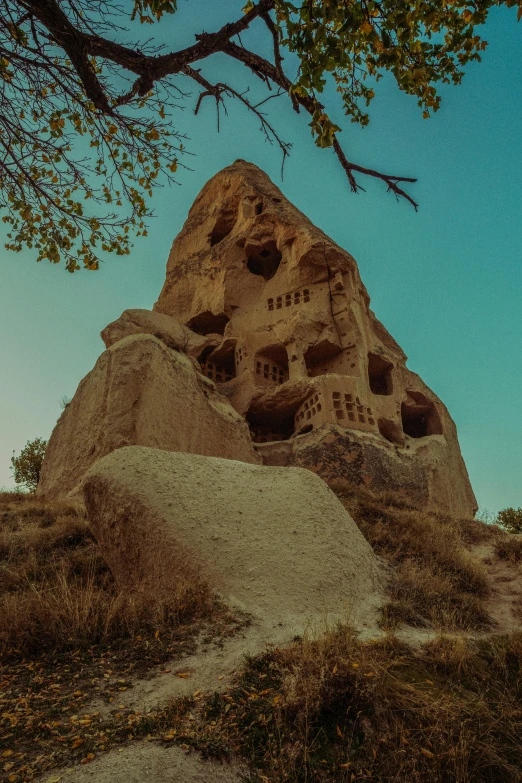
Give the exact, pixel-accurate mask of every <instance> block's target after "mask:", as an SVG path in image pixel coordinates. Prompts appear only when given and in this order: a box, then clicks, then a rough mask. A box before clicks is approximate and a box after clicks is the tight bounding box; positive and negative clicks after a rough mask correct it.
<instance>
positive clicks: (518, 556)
mask: <svg viewBox="0 0 522 783" xmlns="http://www.w3.org/2000/svg"><path fill="white" fill-rule="evenodd" d="M495 554H496V555H497V557H500V558H501V559H502V560H509V561H510V562H511V563H520V562H521V561H522V538H511V537H509V536H505V537H504V536H503V537H502V538H499V539H498V541H497V542H496V543H495Z"/></svg>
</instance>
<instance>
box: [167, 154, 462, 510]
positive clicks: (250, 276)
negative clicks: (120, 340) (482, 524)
mask: <svg viewBox="0 0 522 783" xmlns="http://www.w3.org/2000/svg"><path fill="white" fill-rule="evenodd" d="M369 304H370V300H369V296H368V293H367V291H366V289H365V288H364V285H363V283H362V281H361V278H360V275H359V271H358V268H357V264H356V262H355V260H354V259H353V257H352V256H351V255H350V254H349V253H347V252H346V251H345V250H343V249H342V248H340V247H339V246H338V245H336V244H335V242H333V241H332V240H331V239H329V238H328V237H327V236H326V235H325V234H324V233H323V232H322V231H320V230H319V229H318V228H316V227H315V226H314V225H313V224H312V223H311V222H310V221H309V220H308V218H306V217H305V216H304V215H303V214H302V213H301V212H300V211H299V210H298V209H296V208H295V207H294V206H293V205H292V204H291V203H290V202H289V201H288V200H287V199H285V197H284V196H283V194H282V193H281V191H280V190H279V189H278V188H276V187H275V186H274V185H273V183H272V182H271V181H270V180H269V178H268V177H267V176H266V175H265V174H264V173H263V172H262V171H260V170H259V169H258V168H257V167H256V166H253V165H252V164H250V163H246V162H245V161H236V163H234V164H233V165H232V166H229V167H227V168H226V169H223V171H221V172H219V173H218V174H217V175H216V176H215V177H213V178H212V179H211V180H210V181H209V182H208V183H207V184H206V185H205V187H204V188H203V190H202V191H201V193H200V194H199V196H198V197H197V199H196V201H195V202H194V204H193V206H192V208H191V210H190V212H189V215H188V218H187V221H186V223H185V225H184V227H183V229H182V231H181V232H180V234H179V235H178V237H177V238H176V239H175V241H174V244H173V246H172V251H171V253H170V256H169V260H168V263H167V275H166V280H165V284H164V286H163V290H162V292H161V295H160V297H159V299H158V302H157V303H156V305H155V311H156V312H158V313H163V314H166V315H169V316H173V317H175V318H177V319H179V320H180V321H181V322H183V323H184V324H186V325H187V326H189V327H190V328H191V329H192V330H194V331H196V332H198V333H199V334H201V335H213V336H215V335H216V333H217V332H219V333H220V334H221V335H222V341H221V344H220V345H217V346H216V347H215V348H212V347H211V346H208V347H207V348H205V349H204V350H203V351H202V353H201V355H200V356H199V357H198V358H199V361H200V362H201V366H202V370H203V372H204V373H205V374H206V375H207V376H208V377H210V378H212V379H213V380H215V381H216V383H217V384H218V388H219V390H220V391H221V393H222V394H223V395H224V396H226V398H227V399H228V400H229V401H230V402H231V404H232V405H233V406H234V407H235V408H236V410H237V411H238V412H239V413H241V414H242V415H244V416H245V418H246V420H247V421H248V423H249V425H250V428H251V431H252V436H253V439H254V441H256V442H257V443H265V442H270V443H275V442H284V443H285V444H286V445H285V446H281V447H273V448H268V447H264V446H263V448H262V451H263V457H264V459H265V462H267V463H270V462H271V460H272V458H273V459H275V460H276V464H286V465H292V464H304V465H306V466H307V467H310V468H311V469H312V470H314V471H317V472H318V473H319V474H320V475H321V476H324V477H325V478H327V479H328V480H329V479H330V477H331V474H332V470H338V471H339V472H340V473H341V474H342V475H344V476H346V478H347V479H349V480H350V481H353V482H356V483H363V484H370V485H371V486H372V487H373V488H375V489H387V488H389V486H390V484H393V485H394V489H396V490H399V492H402V494H403V495H405V496H409V497H410V499H411V502H412V503H416V504H419V505H421V506H422V507H424V508H427V509H430V510H437V511H443V512H446V513H448V512H449V513H452V514H456V515H461V516H469V515H472V514H473V513H474V512H475V510H476V507H477V506H476V500H475V497H474V494H473V490H472V488H471V486H470V483H469V478H468V474H467V471H466V467H465V465H464V461H463V459H462V456H461V453H460V448H459V443H458V439H457V433H456V428H455V425H454V423H453V421H452V419H451V417H450V415H449V413H448V411H447V409H446V407H445V406H444V404H443V403H442V402H441V400H440V399H439V398H438V397H437V395H436V394H434V393H433V392H432V391H431V390H430V389H429V388H428V387H427V386H426V385H425V384H424V383H423V381H422V380H421V379H420V378H419V376H418V375H416V374H415V373H413V372H411V371H410V370H409V369H408V368H407V367H406V355H405V354H404V352H403V351H402V349H401V348H400V347H399V345H398V344H397V343H396V342H395V340H394V339H393V338H392V337H391V335H390V334H389V333H388V332H387V331H386V329H385V327H384V326H383V325H382V324H381V323H380V322H379V321H378V320H377V318H376V317H375V315H374V314H373V312H372V311H371V310H370V306H369ZM324 427H326V430H327V431H328V432H329V433H330V435H331V432H332V427H333V429H334V430H335V431H336V432H337V429H338V428H340V430H342V431H344V433H345V434H344V436H343V435H335V436H333V437H331V436H330V435H327V436H324V437H323V435H319V436H318V438H317V437H316V436H315V434H314V436H313V437H310V436H306V437H305V433H309V432H311V431H316V430H321V432H323V428H324ZM301 435H302V436H303V440H302V441H300V442H299V444H297V443H295V444H294V443H293V442H292V439H293V438H295V437H296V436H301ZM318 440H319V441H320V443H321V446H320V449H317V448H316V447H315V446H314V445H313V444H315V443H317V442H318ZM306 443H308V446H307V447H306V448H305V446H304V445H300V444H306ZM343 444H345V445H346V450H344V448H345V447H344V445H343ZM357 444H358V445H357ZM305 452H306V456H305ZM282 453H284V454H285V455H286V456H285V460H286V461H285V462H284V463H281V462H280V459H281V454H282ZM273 455H276V456H273ZM354 460H355V461H356V462H358V463H359V462H361V461H362V466H361V467H360V469H359V468H357V469H355V470H354V466H353V462H354ZM333 464H334V465H335V467H334V468H332V465H333Z"/></svg>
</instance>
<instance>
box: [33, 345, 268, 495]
mask: <svg viewBox="0 0 522 783" xmlns="http://www.w3.org/2000/svg"><path fill="white" fill-rule="evenodd" d="M131 445H138V446H153V447H155V448H159V449H165V450H168V451H185V452H189V453H195V454H204V455H208V456H216V457H225V458H227V459H236V460H243V461H245V462H252V463H259V462H261V458H260V457H259V456H258V455H257V454H256V452H255V451H254V448H253V446H252V441H251V438H250V434H249V430H248V427H247V425H246V424H245V422H244V420H243V419H242V418H241V416H240V415H239V414H238V413H236V411H235V410H234V409H233V408H232V407H231V405H230V404H229V403H228V402H227V401H226V400H225V399H224V398H223V397H222V396H221V395H220V394H218V393H217V392H216V390H215V386H214V383H213V382H212V381H211V380H209V379H208V378H205V377H204V376H203V375H202V374H201V373H200V372H198V370H197V368H196V364H195V362H194V360H192V359H190V358H189V357H187V356H185V355H184V354H182V353H179V352H178V351H175V350H172V349H171V348H169V347H168V346H166V345H165V344H164V342H162V341H161V340H159V339H158V338H156V337H154V336H152V335H150V334H135V335H131V336H128V337H125V338H123V339H121V340H119V341H117V342H115V343H114V344H113V345H111V347H110V348H108V349H107V350H106V351H105V352H104V353H103V354H102V355H101V356H100V358H99V359H98V361H97V362H96V365H95V367H94V369H93V370H91V372H90V373H89V374H88V375H86V377H85V378H84V379H83V380H82V381H81V383H80V385H79V386H78V389H77V391H76V394H75V395H74V397H73V399H72V401H71V402H70V403H69V405H67V407H66V408H65V410H64V412H63V413H62V415H61V417H60V419H59V420H58V423H57V425H56V427H55V429H54V431H53V433H52V435H51V439H50V441H49V445H48V447H47V451H46V454H45V459H44V463H43V467H42V474H41V477H40V482H39V484H38V493H39V494H41V495H45V496H48V497H54V496H58V495H66V494H75V493H77V492H78V491H79V489H80V486H81V482H82V480H83V477H84V476H85V473H86V472H87V471H88V470H89V468H90V467H91V465H92V464H93V463H94V462H96V460H98V459H99V458H100V457H103V456H104V455H105V454H109V453H110V452H111V451H114V450H115V449H118V448H121V447H122V446H131Z"/></svg>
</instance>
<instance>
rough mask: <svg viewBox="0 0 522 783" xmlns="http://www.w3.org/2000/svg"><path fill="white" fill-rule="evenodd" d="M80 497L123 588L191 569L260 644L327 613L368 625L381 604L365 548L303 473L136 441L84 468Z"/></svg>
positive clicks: (322, 488)
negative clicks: (241, 615) (248, 620)
mask: <svg viewBox="0 0 522 783" xmlns="http://www.w3.org/2000/svg"><path fill="white" fill-rule="evenodd" d="M84 497H85V502H86V506H87V511H88V515H89V519H90V521H91V524H92V527H93V530H94V533H95V535H96V538H97V539H98V541H99V542H100V545H101V547H102V551H103V553H104V557H105V558H106V560H107V562H108V563H109V565H110V568H111V571H112V572H113V574H114V576H115V577H116V579H117V581H118V583H119V584H120V585H122V586H123V587H124V588H125V589H130V590H132V589H136V588H137V587H138V586H139V585H143V586H144V587H145V588H148V589H152V590H155V591H163V590H166V591H167V592H170V591H171V589H175V586H176V584H177V583H178V582H179V579H180V573H183V572H184V571H185V570H186V569H187V568H189V569H190V568H192V569H195V571H196V572H197V573H200V574H204V575H205V580H206V581H208V582H209V583H210V585H211V586H212V587H213V588H214V590H215V591H217V592H218V593H219V595H220V596H221V597H222V598H223V599H224V600H225V602H226V603H227V604H228V605H229V606H231V607H234V608H236V609H239V610H241V611H243V612H246V613H248V614H249V615H251V616H252V617H253V618H255V621H256V623H258V624H260V625H261V626H262V627H263V629H264V632H263V634H262V638H263V644H266V643H270V642H273V643H279V642H283V641H289V640H290V639H291V638H292V636H294V635H296V634H302V633H304V631H305V630H307V629H310V628H312V629H316V628H317V627H319V626H320V627H323V626H324V624H325V623H326V622H327V621H328V620H330V621H331V622H334V621H337V620H345V621H346V620H349V621H350V622H352V623H353V624H354V625H355V626H356V627H361V625H362V623H363V622H366V623H367V624H370V623H371V622H372V621H373V617H372V609H376V607H377V606H378V605H379V604H380V599H379V588H380V587H381V585H382V578H381V577H380V575H379V568H378V564H377V558H376V556H375V554H374V552H373V550H372V548H371V547H370V545H369V544H368V542H367V541H366V540H365V538H364V537H363V535H362V533H361V532H360V530H359V528H358V527H357V525H356V524H355V522H354V521H353V519H352V518H351V517H350V515H349V514H348V512H347V511H346V509H345V508H344V506H343V505H342V504H341V502H340V501H339V500H338V499H337V497H336V496H335V495H334V493H333V492H332V491H331V490H330V489H329V488H328V487H327V486H326V484H325V483H324V481H322V480H321V479H320V478H319V477H317V476H314V475H313V474H312V473H310V471H308V470H303V469H302V468H277V467H265V466H263V465H248V464H246V463H244V462H238V461H234V460H227V459H218V458H213V457H202V456H199V455H195V454H179V453H178V454H176V453H170V452H167V451H161V450H159V449H149V448H142V447H137V446H133V447H129V448H122V449H118V450H117V451H114V452H113V453H112V454H109V455H108V456H106V457H103V458H102V459H100V460H98V461H97V462H96V464H95V465H93V467H92V468H91V470H90V471H89V473H88V475H87V478H86V481H85V486H84ZM171 583H172V584H171Z"/></svg>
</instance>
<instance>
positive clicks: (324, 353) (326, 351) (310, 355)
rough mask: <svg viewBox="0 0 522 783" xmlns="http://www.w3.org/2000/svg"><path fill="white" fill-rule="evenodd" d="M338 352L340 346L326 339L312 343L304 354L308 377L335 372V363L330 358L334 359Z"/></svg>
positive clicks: (339, 351)
mask: <svg viewBox="0 0 522 783" xmlns="http://www.w3.org/2000/svg"><path fill="white" fill-rule="evenodd" d="M340 353H341V348H340V347H339V346H338V345H335V343H331V342H329V341H328V340H322V341H321V342H320V343H316V345H312V346H311V347H310V348H309V349H308V350H307V351H306V353H305V355H304V360H305V364H306V372H307V375H308V376H309V377H310V378H316V377H317V376H318V375H327V374H328V373H330V372H335V371H336V370H335V365H336V364H337V363H336V362H333V361H332V360H333V359H336V358H337V357H338V356H339V354H340ZM332 365H333V366H332Z"/></svg>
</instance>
